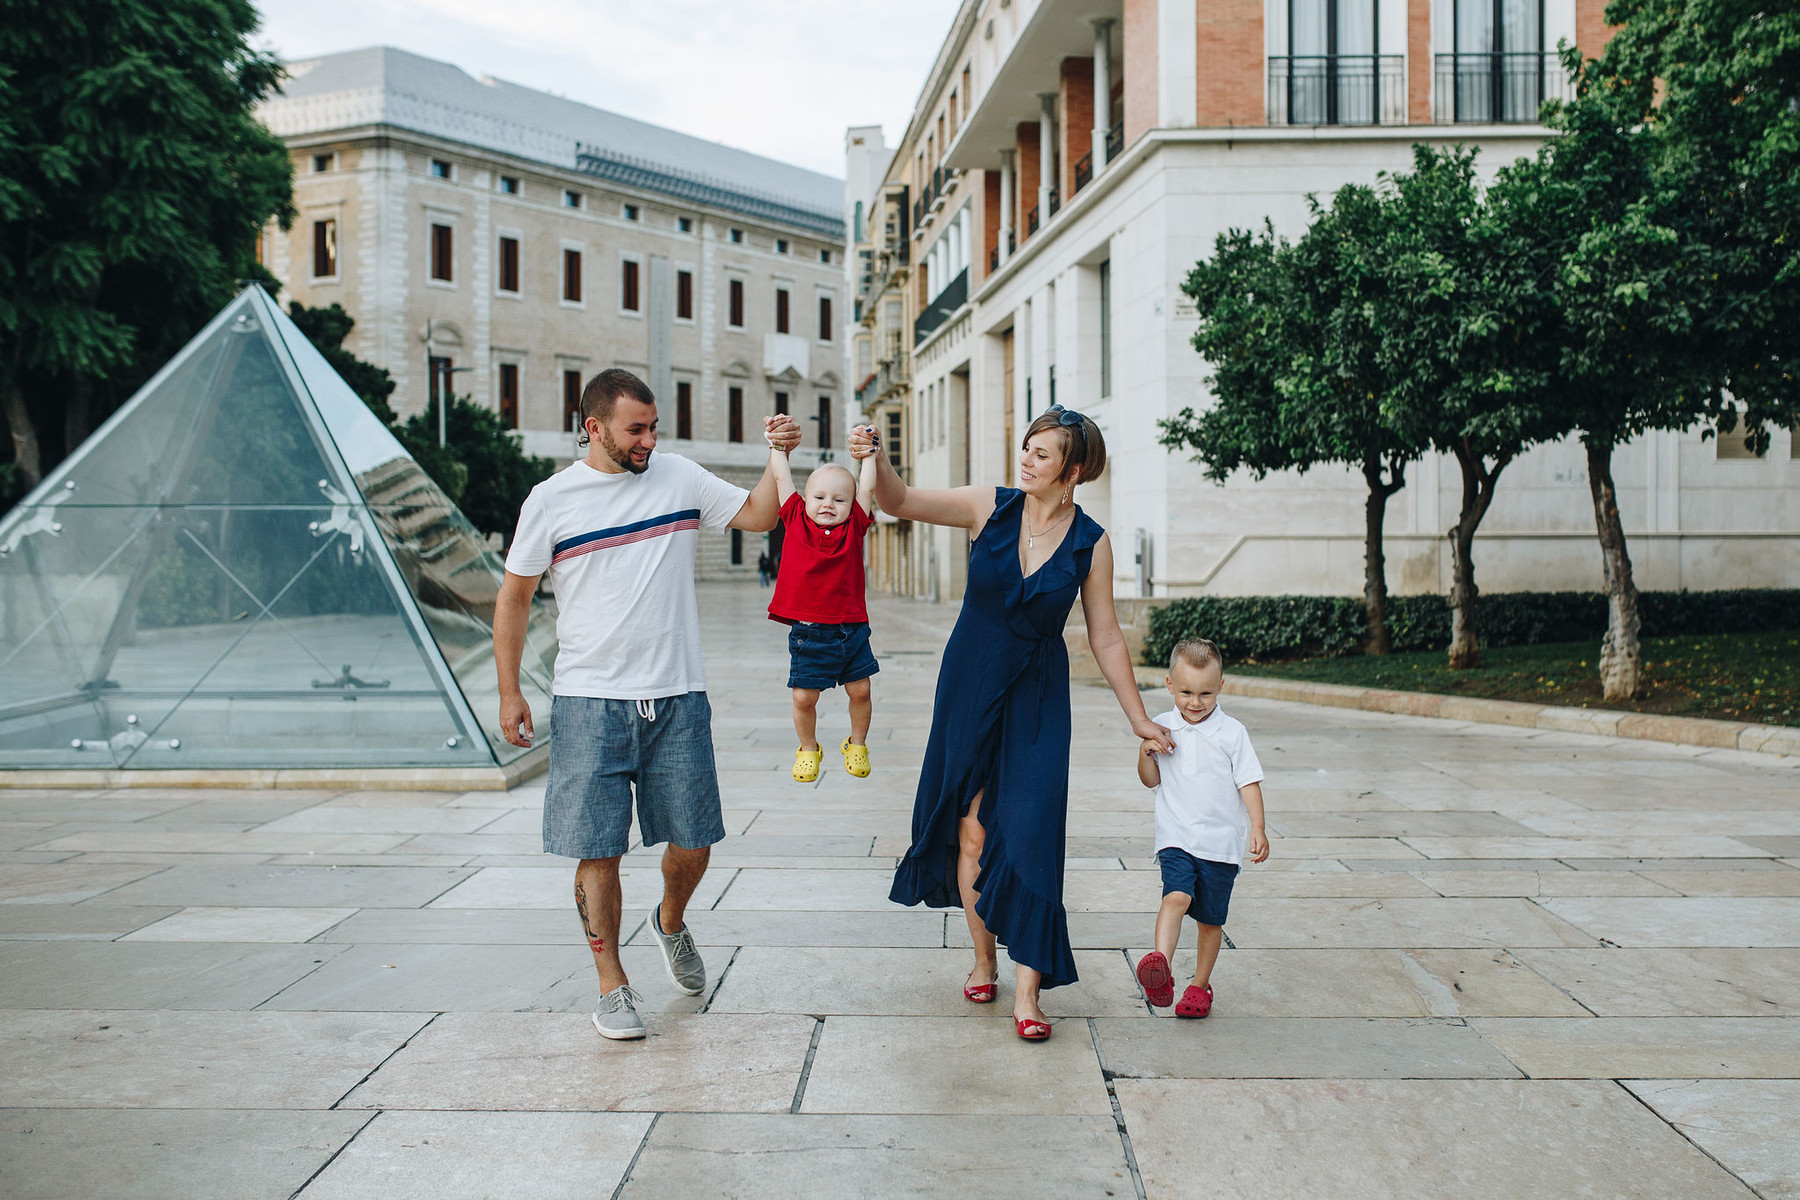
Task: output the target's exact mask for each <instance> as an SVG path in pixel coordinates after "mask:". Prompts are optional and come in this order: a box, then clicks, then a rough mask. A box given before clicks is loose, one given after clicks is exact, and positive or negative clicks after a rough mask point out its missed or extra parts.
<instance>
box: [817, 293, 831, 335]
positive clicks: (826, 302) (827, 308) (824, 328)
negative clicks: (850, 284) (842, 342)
mask: <svg viewBox="0 0 1800 1200" xmlns="http://www.w3.org/2000/svg"><path fill="white" fill-rule="evenodd" d="M819 340H820V341H821V342H829V341H830V340H831V297H830V296H820V297H819Z"/></svg>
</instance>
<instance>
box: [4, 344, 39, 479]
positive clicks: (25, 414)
mask: <svg viewBox="0 0 1800 1200" xmlns="http://www.w3.org/2000/svg"><path fill="white" fill-rule="evenodd" d="M6 424H7V427H8V429H10V430H11V432H12V443H13V462H14V463H15V464H17V466H18V468H19V473H20V474H22V475H24V476H25V481H26V482H27V483H29V484H30V485H31V486H32V487H36V486H37V485H38V484H40V483H42V482H43V481H44V467H43V459H42V457H41V456H40V455H39V454H38V438H37V427H36V426H35V425H33V424H32V423H31V408H30V406H29V405H27V404H26V403H25V385H24V384H23V383H22V382H20V380H19V375H18V372H17V371H16V370H15V371H14V372H13V376H12V378H11V379H9V380H7V381H6Z"/></svg>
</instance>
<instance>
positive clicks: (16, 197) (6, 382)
mask: <svg viewBox="0 0 1800 1200" xmlns="http://www.w3.org/2000/svg"><path fill="white" fill-rule="evenodd" d="M256 25H257V16H256V10H255V8H254V7H253V6H252V4H251V3H249V0H164V2H162V3H156V4H151V3H146V2H145V0H73V2H71V0H62V2H52V0H15V2H14V3H12V4H10V5H9V6H8V8H7V12H6V17H5V19H4V20H3V21H0V64H3V65H0V113H3V114H4V115H3V116H0V412H3V413H4V415H5V419H6V424H7V429H8V433H9V434H10V437H11V452H12V460H13V463H14V466H15V468H16V471H17V473H18V474H19V475H20V476H22V477H23V478H24V480H25V481H26V482H27V483H31V484H35V483H36V482H37V481H38V480H39V479H41V478H42V477H43V472H44V470H45V469H46V468H47V467H49V466H51V465H53V464H54V463H55V462H56V461H58V460H59V459H60V457H61V456H62V455H63V454H66V453H67V452H68V451H69V450H70V449H72V448H73V447H75V446H76V445H79V444H80V442H81V441H82V440H83V439H84V438H86V436H87V435H88V433H89V432H90V431H91V430H92V428H93V426H94V424H95V423H96V421H98V420H99V419H100V418H102V417H104V416H105V415H107V414H108V413H110V412H111V411H112V410H113V409H114V408H116V407H117V406H118V405H119V404H120V403H122V402H123V401H124V400H125V399H126V398H127V397H128V396H129V395H130V394H131V393H132V391H133V390H135V389H136V387H137V386H138V385H139V384H141V383H142V382H143V381H144V380H145V379H146V378H148V377H149V375H150V374H151V373H152V372H154V371H155V370H156V369H157V368H158V367H160V366H161V365H162V364H163V362H165V361H166V360H167V359H168V357H169V356H170V355H171V354H173V353H174V352H175V350H176V349H177V348H178V347H180V346H181V345H182V344H183V343H185V342H186V341H187V340H188V339H189V338H190V337H192V336H193V334H194V332H195V331H196V330H198V329H199V328H200V327H201V326H202V325H203V324H204V323H205V322H206V321H207V320H208V319H209V318H210V317H212V315H213V314H214V313H216V312H217V311H218V310H219V309H220V308H221V307H222V306H223V305H224V304H225V303H226V302H227V301H228V300H229V299H230V298H231V296H232V293H233V291H234V290H235V286H236V284H237V281H238V280H240V279H244V278H267V276H266V275H264V274H263V273H262V272H261V269H260V268H259V267H258V265H257V263H256V261H255V255H254V247H255V241H256V237H257V234H258V231H259V230H261V229H262V227H263V226H264V225H265V224H266V223H267V221H268V220H269V218H270V217H278V218H280V219H281V220H283V221H284V222H285V221H287V220H288V219H290V216H291V212H292V208H291V185H292V165H291V163H290V161H289V158H288V153H287V150H286V148H285V147H284V146H283V145H282V143H281V140H280V139H279V138H277V137H275V136H274V135H273V134H271V133H270V132H269V131H268V130H267V129H265V128H263V126H262V125H260V124H258V123H257V121H256V120H255V118H254V117H253V116H252V115H251V109H252V107H253V106H254V105H255V103H256V102H257V101H258V100H259V99H261V98H262V97H263V96H266V95H268V94H269V93H270V92H272V91H273V90H274V89H275V87H276V84H277V81H278V79H279V78H280V67H279V65H278V64H277V63H276V62H275V60H274V59H273V58H271V57H269V56H268V55H265V54H262V53H259V52H257V51H254V50H252V49H251V48H250V45H249V40H248V39H249V36H250V34H251V33H252V32H253V31H254V30H255V29H256Z"/></svg>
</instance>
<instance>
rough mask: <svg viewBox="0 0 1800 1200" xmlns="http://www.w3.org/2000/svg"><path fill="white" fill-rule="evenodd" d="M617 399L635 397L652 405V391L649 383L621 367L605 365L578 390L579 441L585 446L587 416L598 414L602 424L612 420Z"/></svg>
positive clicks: (632, 398)
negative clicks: (579, 405)
mask: <svg viewBox="0 0 1800 1200" xmlns="http://www.w3.org/2000/svg"><path fill="white" fill-rule="evenodd" d="M620 400H636V401H637V402H638V403H640V404H655V403H656V393H655V392H653V391H651V390H650V385H649V384H647V383H645V382H644V381H643V380H641V379H639V378H638V377H637V376H636V375H633V374H632V373H631V372H630V371H627V370H625V369H624V368H623V367H608V368H607V369H606V370H604V371H602V372H600V373H599V374H598V375H596V376H594V377H593V378H592V379H590V380H588V385H587V387H585V388H583V389H582V390H581V444H582V445H583V446H585V445H587V441H588V439H587V423H588V418H589V417H598V418H599V419H600V423H601V424H602V425H604V424H606V423H607V422H608V421H610V420H612V415H613V407H614V406H615V405H617V404H618V402H619V401H620Z"/></svg>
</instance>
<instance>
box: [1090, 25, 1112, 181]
mask: <svg viewBox="0 0 1800 1200" xmlns="http://www.w3.org/2000/svg"><path fill="white" fill-rule="evenodd" d="M1093 25H1094V139H1093V154H1094V174H1095V175H1096V176H1098V175H1099V174H1100V172H1102V171H1104V170H1105V169H1106V135H1107V134H1108V133H1109V132H1111V130H1112V123H1113V119H1112V26H1113V23H1112V18H1111V17H1101V18H1099V19H1098V20H1096V21H1094V23H1093Z"/></svg>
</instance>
